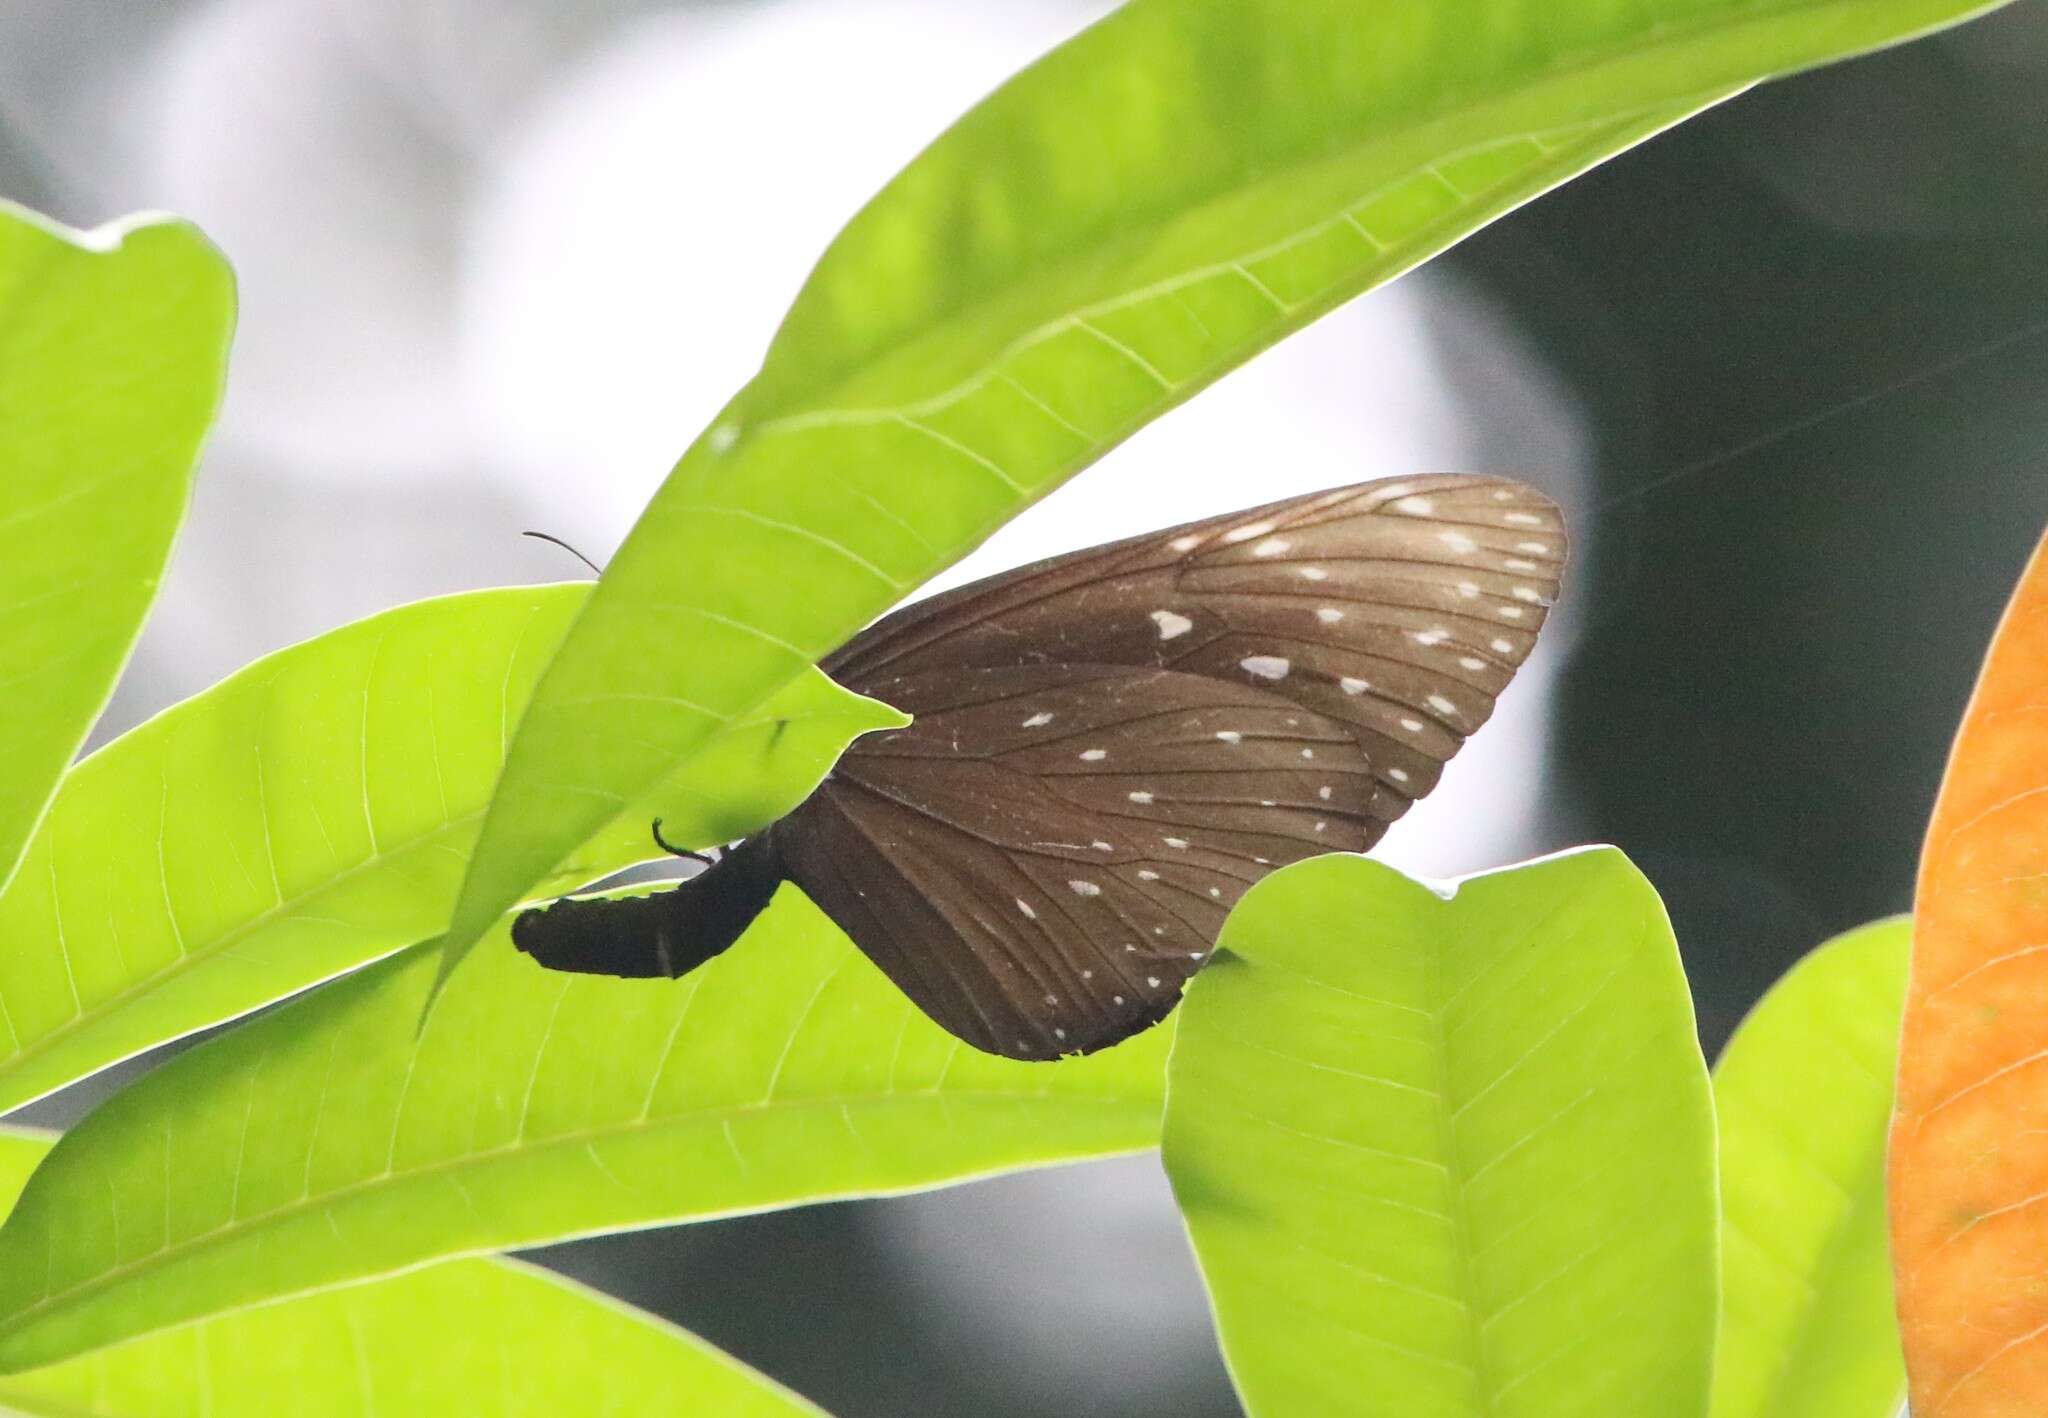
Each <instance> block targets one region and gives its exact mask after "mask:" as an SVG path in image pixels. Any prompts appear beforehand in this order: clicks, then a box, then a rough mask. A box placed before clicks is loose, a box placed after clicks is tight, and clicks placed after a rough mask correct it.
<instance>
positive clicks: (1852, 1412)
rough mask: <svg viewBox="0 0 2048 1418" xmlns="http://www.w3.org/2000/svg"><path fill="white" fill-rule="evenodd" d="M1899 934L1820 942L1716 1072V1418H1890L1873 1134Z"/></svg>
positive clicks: (1897, 1388) (1893, 1004)
mask: <svg viewBox="0 0 2048 1418" xmlns="http://www.w3.org/2000/svg"><path fill="white" fill-rule="evenodd" d="M1912 926H1913V923H1912V921H1911V920H1910V919H1909V918H1907V917H1903V916H1902V917H1899V918H1898V919H1896V920H1890V921H1880V922H1878V923H1877V924H1875V925H1870V926H1865V927H1863V928H1862V929H1860V930H1854V931H1850V932H1849V933H1848V934H1846V935H1841V936H1837V937H1835V939H1833V940H1831V941H1829V942H1828V943H1827V944H1825V945H1823V946H1821V947H1820V948H1819V949H1818V950H1816V951H1814V952H1813V953H1812V954H1811V955H1809V956H1807V957H1806V958H1805V959H1804V960H1802V961H1800V962H1799V964H1798V965H1797V966H1795V967H1794V968H1793V969H1792V971H1791V972H1790V973H1789V974H1787V975H1786V976H1785V978H1784V979H1782V980H1780V981H1779V982H1778V983H1777V984H1776V985H1775V986H1773V987H1772V989H1771V992H1770V993H1769V994H1767V995H1765V996H1764V998H1763V1000H1762V1002H1761V1003H1759V1004H1758V1005H1757V1007H1756V1008H1755V1009H1754V1010H1752V1011H1751V1012H1750V1015H1749V1018H1747V1019H1745V1020H1744V1021H1743V1022H1742V1027H1741V1028H1740V1029H1738V1030H1736V1032H1735V1037H1734V1038H1732V1039H1730V1040H1729V1041H1728V1047H1727V1049H1726V1050H1724V1051H1723V1053H1722V1055H1721V1059H1720V1062H1719V1063H1718V1064H1716V1065H1715V1068H1714V1100H1715V1103H1716V1105H1717V1107H1718V1110H1719V1112H1720V1117H1721V1205H1722V1219H1721V1266H1722V1277H1723V1279H1722V1298H1721V1343H1720V1348H1719V1351H1718V1352H1717V1354H1716V1357H1715V1361H1714V1408H1713V1414H1714V1418H1891V1416H1892V1415H1893V1414H1895V1413H1897V1412H1899V1410H1900V1405H1901V1404H1903V1403H1904V1402H1905V1397H1906V1366H1905V1360H1904V1358H1903V1357H1902V1356H1901V1354H1900V1352H1899V1325H1898V1319H1897V1316H1896V1314H1895V1313H1894V1311H1893V1309H1892V1272H1891V1250H1890V1246H1889V1243H1888V1241H1887V1237H1886V1233H1885V1130H1886V1128H1887V1127H1888V1126H1889V1125H1890V1122H1891V1110H1892V1071H1893V1068H1894V1066H1895V1064H1896V1061H1897V1057H1898V1048H1899V1014H1900V1011H1901V1009H1902V1008H1903V1007H1904V1002H1905V994H1906V962H1907V959H1908V957H1909V955H1910V954H1911V949H1912Z"/></svg>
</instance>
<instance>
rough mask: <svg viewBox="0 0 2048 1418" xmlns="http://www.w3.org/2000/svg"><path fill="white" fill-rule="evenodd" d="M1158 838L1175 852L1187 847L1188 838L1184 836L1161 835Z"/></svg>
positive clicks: (1183, 850)
mask: <svg viewBox="0 0 2048 1418" xmlns="http://www.w3.org/2000/svg"><path fill="white" fill-rule="evenodd" d="M1159 840H1160V841H1162V842H1164V843H1165V844H1166V845H1167V846H1169V847H1171V848H1173V850H1174V851H1176V852H1185V851H1186V850H1187V849H1188V839H1187V838H1185V837H1162V838H1160V839H1159Z"/></svg>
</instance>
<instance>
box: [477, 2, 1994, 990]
mask: <svg viewBox="0 0 2048 1418" xmlns="http://www.w3.org/2000/svg"><path fill="white" fill-rule="evenodd" d="M1997 2H1998V0H1638V3H1633V4H1626V5H1617V4H1583V5H1570V6H1558V5H1554V4H1539V3H1533V2H1532V0H1384V2H1383V3H1376V4H1360V3H1357V0H1207V3H1202V4H1188V3H1185V0H1133V3H1130V4H1127V5H1125V6H1123V7H1122V8H1120V9H1119V10H1117V11H1116V12H1115V13H1113V14H1112V15H1110V16H1109V17H1108V18H1107V19H1106V20H1104V21H1103V22H1101V23H1100V24H1097V25H1095V26H1094V27H1092V28H1091V29H1089V30H1087V31H1085V32H1084V33H1082V34H1081V35H1079V36H1077V37H1076V38H1074V39H1073V40H1071V41H1069V42H1068V43H1066V44H1064V45H1062V46H1060V47H1059V48H1058V49H1056V50H1054V51H1053V52H1052V53H1051V54H1049V55H1047V56H1046V57H1045V58H1044V59H1042V60H1040V61H1039V62H1038V63H1036V64H1034V65H1032V66H1031V67H1030V68H1028V69H1026V70H1025V71H1024V72H1023V73H1021V74H1020V75H1018V76H1017V77H1016V78H1015V79H1013V80H1012V81H1011V82H1010V83H1008V84H1006V85H1005V86H1004V87H1003V88H1001V89H1000V90H998V91H997V92H996V93H995V94H993V95H991V96H990V97H989V98H988V99H987V100H985V101H984V102H983V103H982V104H980V105H979V106H978V107H976V108H975V109H974V110H973V111H972V112H970V113H969V114H967V115H966V116H965V117H964V118H962V119H961V120H960V121H959V122H958V123H957V124H955V125H954V126H953V127H952V128H951V129H950V130H949V131H948V132H946V133H945V134H944V135H943V136H941V137H940V138H939V139H938V140H937V142H936V143H934V144H933V145H932V146H931V147H929V148H928V149H926V150H925V151H924V152H923V153H922V154H920V155H919V156H918V157H917V159H916V160H915V161H914V162H912V163H911V165H910V166H909V167H908V168H907V169H906V170H905V171H904V172H903V173H902V174H901V175H899V176H898V177H897V178H896V179H895V180H894V181H893V182H892V183H891V184H890V185H889V186H888V187H887V188H886V189H884V191H883V192H882V193H881V194H880V195H879V196H878V197H877V198H876V199H875V200H874V201H873V202H872V203H871V204H870V205H869V206H868V207H867V208H866V209H865V210H864V211H862V212H861V213H860V214H859V215H858V216H857V217H856V218H855V219H854V220H853V222H852V224H851V225H849V226H848V227H847V228H846V230H845V231H844V232H843V233H842V234H841V235H840V236H839V238H838V239H837V240H836V241H835V242H834V243H833V245H832V246H831V248H830V249H829V250H828V251H827V252H826V254H825V256H824V258H823V260H822V261H821V262H820V264H819V266H818V268H817V270H816V271H815V272H814V273H813V275H812V276H811V279H810V281H809V282H808V283H807V284H806V285H805V287H804V288H803V291H802V292H801V294H799V296H798V297H797V301H796V305H795V307H794V309H792V311H791V312H790V314H789V317H788V319H787V321H786V322H785V323H784V325H783V327H782V329H781V330H780V331H779V332H778V334H777V335H776V337H775V340H774V342H773V343H772V344H771V346H770V348H769V350H768V354H767V356H766V360H765V363H764V364H763V366H762V369H761V372H760V374H759V376H758V377H757V378H756V379H755V380H754V381H753V382H752V383H751V384H750V385H748V387H747V388H745V389H744V390H742V391H741V392H740V393H739V395H738V396H737V397H736V398H734V400H733V401H732V403H731V404H730V405H729V406H728V407H727V408H726V410H725V411H724V412H723V413H721V414H720V415H719V417H718V418H717V419H716V420H715V422H714V423H713V425H712V426H711V428H710V429H709V430H707V431H706V433H705V434H704V435H703V436H702V437H701V438H699V439H698V441H697V442H696V444H695V445H694V446H692V447H691V448H690V449H689V451H688V452H687V453H686V454H685V455H684V456H683V459H682V461H681V463H680V464H679V465H678V466H677V467H676V469H675V471H674V472H673V473H672V474H671V475H670V477H669V479H668V481H667V482H666V483H665V484H664V485H663V487H662V488H661V490H660V491H659V492H658V493H657V494H656V496H655V498H654V501H653V502H652V504H651V505H650V506H649V507H648V509H647V511H646V513H645V514H644V515H643V516H642V518H641V520H640V522H639V524H638V525H637V526H636V527H635V528H634V530H633V532H632V534H631V535H630V536H629V537H628V538H627V540H626V542H625V544H624V546H623V547H621V548H620V550H619V552H618V554H617V555H616V556H615V557H614V558H613V560H612V563H611V566H610V568H609V570H608V571H607V572H606V574H605V576H604V578H603V581H602V583H601V584H600V586H599V588H598V591H597V594H596V595H595V596H594V597H593V598H592V600H591V603H590V605H589V607H588V609H587V610H586V611H585V613H584V615H583V616H582V618H581V619H580V620H579V622H578V623H577V626H576V628H575V629H574V631H573V632H572V633H571V634H570V636H569V638H568V639H567V640H566V641H565V642H564V644H563V647H562V652H561V654H560V656H559V657H558V658H557V659H556V661H555V663H554V664H553V665H551V666H550V667H549V669H548V672H547V675H546V678H545V679H544V681H543V683H542V686H541V688H540V690H539V691H538V693H537V695H536V698H535V702H534V707H533V709H532V712H530V713H529V714H528V715H527V716H526V718H525V720H524V721H523V722H522V723H521V725H520V730H519V736H518V738H517V740H516V741H515V743H514V745H513V748H512V752H511V755H510V758H509V761H508V763H507V767H506V772H505V777H504V781H503V782H502V783H501V785H500V787H499V790H498V793H497V796H496V798H495V800H494V801H493V803H492V805H491V809H490V813H489V816H488V818H487V820H486V823H485V827H484V831H483V835H482V838H481V840H480V843H479V847H478V851H477V856H476V863H475V866H474V868H473V870H472V872H471V874H470V877H469V879H468V880H467V881H466V882H465V883H464V885H463V890H462V896H461V900H460V902H459V904H458V906H457V909H456V911H455V914H454V918H453V920H452V922H451V925H450V929H449V934H448V940H447V948H448V951H449V956H450V962H451V965H452V962H453V961H454V960H455V959H456V958H458V957H459V956H460V954H461V952H462V951H463V950H465V949H467V947H468V944H469V943H470V942H471V941H473V940H474V939H475V938H476V936H477V935H478V934H479V933H480V932H481V931H483V930H484V929H485V928H486V927H487V926H488V925H489V924H490V923H491V922H492V921H493V920H494V919H495V918H496V917H497V915H498V914H499V912H501V911H503V910H504V909H505V908H506V907H508V906H509V905H510V904H511V903H512V902H513V901H515V900H516V899H518V897H519V895H520V893H521V892H523V891H524V890H526V889H527V887H528V885H529V884H530V883H531V882H533V881H535V880H537V879H538V878H539V877H540V876H541V875H542V874H543V873H544V872H546V871H548V870H549V869H550V868H552V867H553V866H554V864H555V863H556V862H558V861H559V860H561V857H562V855H563V854H564V852H566V851H567V850H568V849H569V848H570V847H571V846H573V844H575V843H576V842H578V841H581V840H582V839H583V838H584V837H586V836H588V835H589V832H590V830H591V828H592V827H593V826H594V825H595V824H596V823H597V822H598V821H599V820H601V819H602V818H604V817H606V816H608V815H609V814H610V813H611V812H613V811H615V810H616V809H617V806H618V804H619V802H620V801H621V800H622V799H623V797H624V796H626V795H627V794H629V793H631V792H632V790H633V785H634V784H636V783H640V782H644V781H646V780H647V779H648V778H649V777H651V776H653V775H655V774H657V773H659V772H661V771H663V769H664V768H665V766H666V765H667V763H668V762H669V761H670V760H671V759H672V758H674V757H676V756H678V755H681V754H684V753H687V752H688V751H689V750H690V748H691V747H692V746H693V745H694V744H696V743H698V742H700V741H701V740H702V739H703V738H705V737H706V736H708V735H710V734H711V733H713V732H715V731H716V729H717V727H718V725H720V724H721V723H723V722H725V721H727V720H729V719H730V718H732V717H733V716H734V715H737V714H742V713H744V712H746V711H747V710H748V709H750V708H751V707H752V706H754V705H755V704H758V703H760V702H761V701H762V700H764V699H765V698H766V697H767V696H768V695H769V693H771V692H772V691H773V689H774V688H775V686H776V685H777V684H779V683H781V682H783V681H784V680H786V679H788V678H790V677H791V676H792V675H795V674H796V673H797V672H798V671H799V670H800V669H801V668H802V667H803V666H804V665H806V664H808V663H810V662H812V661H814V660H815V659H817V658H818V657H819V656H820V655H822V654H823V653H825V652H827V651H829V650H830V649H831V648H832V647H833V646H835V645H837V644H839V643H840V642H841V641H843V640H844V639H845V638H846V637H847V636H849V635H851V634H852V633H853V632H854V631H856V630H858V629H860V628H861V626H862V625H863V624H865V623H866V622H867V621H868V620H869V619H870V618H871V617H873V616H874V615H875V614H876V613H877V612H878V611H880V610H881V609H883V608H884V607H886V606H887V605H889V604H890V603H891V602H893V601H895V600H897V599H898V598H899V597H901V596H902V595H903V594H904V593H905V592H906V591H907V590H909V589H910V588H911V587H913V586H915V585H917V584H918V583H919V582H920V581H923V580H924V579H925V578H927V577H929V576H931V575H932V574H933V573H934V572H936V571H937V570H939V569H940V568H942V567H944V566H946V565H948V564H950V563H951V562H953V561H955V560H957V559H958V558H959V557H960V556H962V555H963V554H964V553H966V552H967V551H968V550H969V549H971V548H972V547H974V546H975V545H976V544H977V543H979V542H980V541H981V540H982V539H983V538H984V537H986V536H987V535H988V534H989V533H990V532H991V531H993V530H994V529H995V528H996V527H998V526H999V525H1001V524H1002V523H1003V522H1004V521H1005V520H1007V519H1008V518H1010V517H1012V516H1015V515H1016V514H1017V513H1018V512H1019V511H1021V510H1022V509H1023V508H1024V507H1025V506H1026V505H1027V504H1029V503H1031V502H1032V501H1034V500H1036V499H1037V498H1040V497H1042V496H1044V495H1045V494H1046V493H1048V492H1050V491H1052V490H1053V489H1054V488H1055V487H1057V486H1058V485H1059V484H1060V483H1061V482H1062V481H1063V480H1064V479H1066V478H1067V477H1069V476H1070V475H1072V474H1073V473H1074V472H1076V471H1078V470H1079V469H1081V468H1083V467H1085V466H1087V465H1088V464H1089V463H1091V462H1093V461H1094V460H1095V459H1096V458H1098V457H1100V456H1101V455H1102V454H1103V453H1104V452H1106V451H1107V450H1108V449H1109V448H1111V447H1113V446H1114V445H1115V444H1116V443H1118V442H1119V441H1121V440H1122V439H1124V438H1126V437H1128V436H1129V435H1130V434H1131V433H1132V432H1133V431H1135V430H1136V429H1137V428H1139V427H1140V426H1142V425H1143V424H1144V423H1146V422H1147V421H1149V420H1150V419H1152V418H1155V417H1157V416H1158V415H1159V414H1161V413H1163V412H1164V411H1166V410H1167V409H1169V408H1171V407H1172V406H1173V405H1175V404H1177V403H1179V402H1180V401H1182V400H1183V399H1186V398H1187V397H1189V396H1190V395H1192V394H1193V393H1195V392H1196V391H1197V390H1199V389H1200V388H1202V387H1203V386H1204V385H1206V384H1208V383H1209V382H1210V381H1212V380H1214V379H1216V378H1217V377H1218V376H1220V375H1222V374H1223V373H1225V372H1227V371H1228V370H1230V369H1232V368H1233V367H1235V366H1237V365H1238V364H1241V363H1242V362H1243V361H1244V360H1246V359H1248V358H1249V357H1250V356H1252V355H1253V354H1255V353H1257V352H1258V351H1259V350H1261V349H1263V348H1265V347H1266V346H1268V345H1270V344H1272V343H1273V342H1274V341H1276V340H1278V339H1280V338H1281V337H1282V336H1284V335H1286V334H1288V333H1290V332H1291V331H1293V330H1296V329H1299V328H1300V327H1302V326H1303V325H1306V324H1307V323H1308V322H1309V321H1311V320H1313V319H1314V318H1315V317H1316V316H1318V315H1320V314H1322V313H1323V312H1324V311H1326V310H1329V309H1330V308H1332V307H1333V306H1335V305H1337V304H1339V303H1341V302H1342V301H1344V300H1346V299H1348V298H1349V297H1351V296H1354V295H1356V294H1358V293H1359V292H1361V291H1363V290H1366V289H1367V288H1369V287H1371V286H1373V285H1375V284H1378V283H1380V282H1382V281H1385V280H1388V279H1390V278H1392V277H1393V276H1396V275H1398V274H1400V273H1401V272H1402V271H1404V270H1407V269H1408V268H1410V267H1412V266H1414V265H1415V264H1417V263H1418V262H1420V261H1422V260H1424V259H1426V258H1427V257H1429V256H1430V255H1431V254H1433V253H1435V252H1437V251H1440V250H1442V249H1443V248H1444V247H1446V246H1448V245H1450V244H1452V243H1453V242H1455V241H1457V240H1458V239H1459V238H1460V237H1462V236H1464V235H1466V234H1467V233H1469V232H1471V231H1473V230H1475V229H1477V228H1478V227H1481V226H1483V225H1485V224H1486V223H1487V222H1489V221H1492V220H1493V219H1494V218H1496V217H1498V216H1500V215H1501V214H1502V213H1504V212H1506V211H1508V210H1510V209H1512V208H1513V207H1515V206H1517V205H1518V204H1520V203H1522V202H1524V201H1526V200H1528V199H1529V198H1530V197H1532V196H1534V195H1536V194H1538V193H1540V192H1542V191H1544V190H1546V189H1548V188H1550V187H1552V186H1554V185H1556V184H1557V183H1559V182H1562V181H1564V180H1565V179H1567V178H1569V177H1571V176H1572V175H1573V174H1575V173H1578V172H1580V171H1582V170H1584V169H1585V168H1587V167H1589V166H1591V165H1593V164H1595V163H1597V162H1599V161H1600V160H1602V159H1603V158H1606V157H1608V156H1610V155H1612V154H1614V153H1616V152H1619V151H1621V150H1622V149H1624V148H1626V147H1628V146H1629V145H1631V144H1633V143H1635V142H1638V141H1640V140H1641V139H1643V138H1644V137H1646V136H1648V135H1650V134H1652V133H1654V132H1656V131H1658V130H1659V129H1660V128H1662V127H1665V126H1667V125H1669V124H1671V123H1673V122H1676V121H1678V120H1679V119H1680V118H1683V117H1684V116H1686V115H1687V114H1688V113H1690V112H1692V111H1694V110H1696V109H1697V108H1699V107H1701V106H1703V105H1705V104H1708V103H1712V102H1714V101H1716V100H1718V99H1720V98H1723V97H1726V96H1727V95H1728V94H1730V93H1732V92H1734V91H1735V90H1736V89H1737V88H1739V87H1740V86H1742V85H1744V84H1747V83H1749V82H1751V81H1753V80H1755V79H1758V78H1762V77H1766V76H1769V75H1771V74H1776V73H1781V72H1785V71H1787V70H1791V69H1796V68H1799V67H1802V66H1805V65H1811V64H1815V63H1820V62H1824V61H1826V60H1829V59H1834V58H1838V57H1841V56H1843V55H1847V54H1851V53H1855V52H1857V51H1859V50H1863V49H1868V48H1872V47H1874V46H1878V45H1882V44H1887V43H1890V42H1893V41H1895V40H1898V39H1901V38H1905V37H1907V36H1910V35H1913V34H1916V33H1919V32H1921V31H1924V30H1927V29H1930V28H1933V27H1936V26H1939V25H1942V24H1946V23H1949V22H1952V21H1954V20H1957V19H1960V18H1963V17H1965V16H1967V15H1971V14H1974V13H1977V12H1979V11H1981V10H1985V9H1989V8H1992V7H1993V6H1994V5H1995V4H1996V3H1997Z"/></svg>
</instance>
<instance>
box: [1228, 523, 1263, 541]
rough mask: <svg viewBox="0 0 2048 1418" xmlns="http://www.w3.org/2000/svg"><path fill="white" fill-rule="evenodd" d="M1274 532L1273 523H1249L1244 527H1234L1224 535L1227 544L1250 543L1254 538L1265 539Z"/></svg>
mask: <svg viewBox="0 0 2048 1418" xmlns="http://www.w3.org/2000/svg"><path fill="white" fill-rule="evenodd" d="M1272 530H1273V524H1272V523H1271V522H1247V523H1245V524H1244V525H1243V526H1242V527H1232V528H1231V529H1230V530H1229V531H1227V532H1225V533H1224V534H1223V540H1224V541H1226V542H1248V541H1250V540H1251V539H1252V538H1253V537H1263V536H1265V535H1266V533H1268V532H1270V531H1272Z"/></svg>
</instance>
